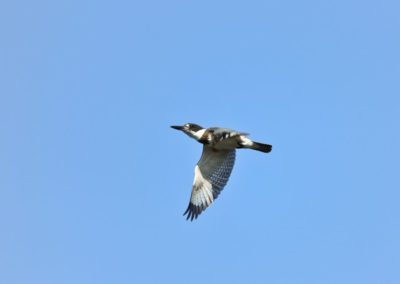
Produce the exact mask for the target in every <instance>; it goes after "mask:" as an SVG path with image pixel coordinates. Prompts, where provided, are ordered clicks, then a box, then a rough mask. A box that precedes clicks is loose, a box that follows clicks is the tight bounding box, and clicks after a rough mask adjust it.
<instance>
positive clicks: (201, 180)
mask: <svg viewBox="0 0 400 284" xmlns="http://www.w3.org/2000/svg"><path fill="white" fill-rule="evenodd" d="M171 127H172V128H174V129H177V130H181V131H183V132H184V133H185V134H187V135H188V136H190V137H191V138H193V139H195V140H197V141H198V142H199V143H202V144H203V153H202V155H201V158H200V160H199V162H198V163H197V165H196V167H195V176H194V181H193V188H192V194H191V198H190V202H189V206H188V208H187V210H186V211H185V213H184V215H186V214H187V219H190V220H193V219H196V218H197V217H198V216H199V215H200V214H201V212H203V211H204V210H205V209H206V208H207V207H208V206H209V205H210V204H211V203H212V202H213V201H214V200H215V199H216V198H217V197H218V195H219V193H220V192H221V191H222V190H223V188H224V187H225V185H226V183H227V182H228V179H229V177H230V175H231V172H232V169H233V166H234V163H235V157H236V149H240V148H247V149H253V150H257V151H261V152H264V153H269V152H270V151H271V149H272V146H271V145H268V144H262V143H258V142H254V141H252V140H250V139H249V138H248V137H247V136H248V134H247V133H243V132H238V131H235V130H232V129H228V128H219V127H211V128H207V129H206V128H203V127H201V126H199V125H197V124H193V123H187V124H185V125H184V126H171Z"/></svg>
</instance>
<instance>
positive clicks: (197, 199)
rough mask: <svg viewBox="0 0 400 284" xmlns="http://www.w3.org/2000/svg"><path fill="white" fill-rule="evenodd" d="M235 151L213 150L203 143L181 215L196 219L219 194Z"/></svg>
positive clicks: (227, 176)
mask: <svg viewBox="0 0 400 284" xmlns="http://www.w3.org/2000/svg"><path fill="white" fill-rule="evenodd" d="M235 156H236V151H235V150H234V149H233V150H215V149H214V148H212V147H210V146H207V145H204V146H203V153H202V155H201V158H200V161H199V162H198V163H197V165H196V167H195V169H194V181H193V188H192V195H191V197H190V202H189V206H188V208H187V209H186V211H185V213H184V214H183V215H186V214H187V218H186V219H187V220H189V219H190V220H191V221H192V220H193V219H196V218H197V217H198V216H199V215H200V214H201V212H203V211H204V210H205V209H206V208H207V207H208V206H209V205H210V204H211V203H212V202H213V201H214V200H215V199H216V198H217V197H218V195H219V194H220V192H221V191H222V190H223V189H224V187H225V185H226V183H227V182H228V179H229V176H230V175H231V172H232V169H233V165H234V164H235Z"/></svg>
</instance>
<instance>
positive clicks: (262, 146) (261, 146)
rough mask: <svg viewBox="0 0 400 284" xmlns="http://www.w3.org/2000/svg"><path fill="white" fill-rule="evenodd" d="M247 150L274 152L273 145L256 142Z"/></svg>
mask: <svg viewBox="0 0 400 284" xmlns="http://www.w3.org/2000/svg"><path fill="white" fill-rule="evenodd" d="M246 148H249V149H253V150H257V151H260V152H263V153H269V152H271V150H272V145H269V144H263V143H259V142H254V141H253V143H252V144H251V145H249V146H247V147H246Z"/></svg>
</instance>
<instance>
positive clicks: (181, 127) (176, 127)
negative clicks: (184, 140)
mask: <svg viewBox="0 0 400 284" xmlns="http://www.w3.org/2000/svg"><path fill="white" fill-rule="evenodd" d="M171 128H173V129H176V130H182V129H183V126H175V125H172V126H171Z"/></svg>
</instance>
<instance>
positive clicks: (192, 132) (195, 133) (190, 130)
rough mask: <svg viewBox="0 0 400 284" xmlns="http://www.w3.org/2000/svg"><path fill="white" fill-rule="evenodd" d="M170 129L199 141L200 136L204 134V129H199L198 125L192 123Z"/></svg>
mask: <svg viewBox="0 0 400 284" xmlns="http://www.w3.org/2000/svg"><path fill="white" fill-rule="evenodd" d="M171 128H173V129H176V130H180V131H182V132H183V133H185V134H186V135H188V136H190V137H192V138H194V139H196V140H199V139H200V137H201V135H202V134H203V133H204V130H205V129H204V128H203V127H201V126H200V125H197V124H194V123H186V124H184V125H182V126H175V125H173V126H171Z"/></svg>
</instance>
